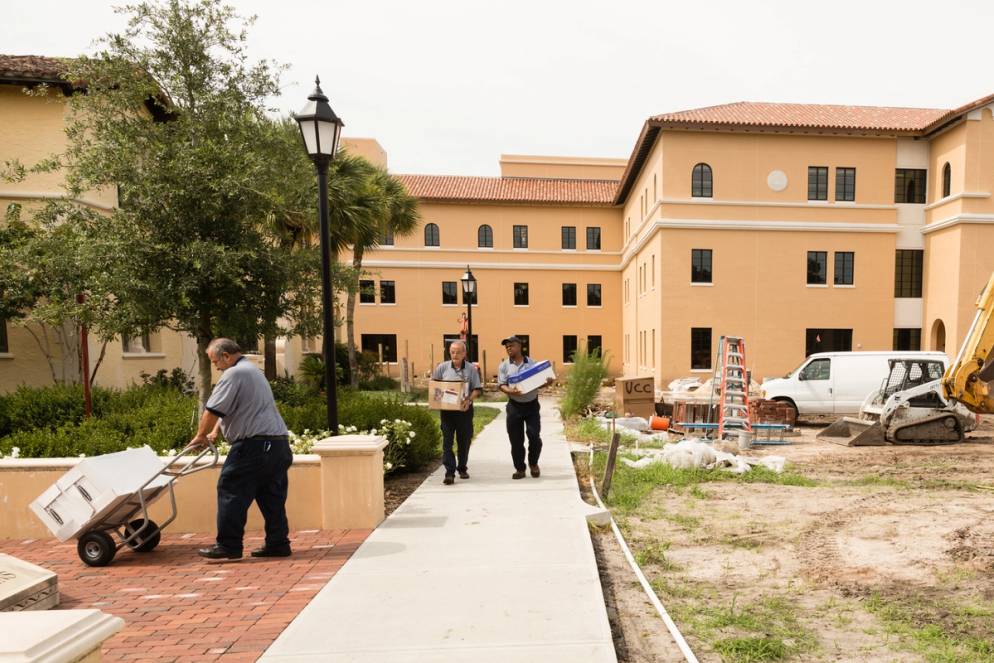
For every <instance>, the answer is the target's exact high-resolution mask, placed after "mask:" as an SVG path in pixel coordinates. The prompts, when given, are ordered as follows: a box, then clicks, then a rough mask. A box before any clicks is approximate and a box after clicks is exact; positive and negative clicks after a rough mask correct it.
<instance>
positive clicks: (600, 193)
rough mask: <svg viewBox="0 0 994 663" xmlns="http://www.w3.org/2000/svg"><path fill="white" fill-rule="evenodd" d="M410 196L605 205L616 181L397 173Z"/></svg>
mask: <svg viewBox="0 0 994 663" xmlns="http://www.w3.org/2000/svg"><path fill="white" fill-rule="evenodd" d="M397 178H398V179H400V181H401V182H403V183H404V186H405V187H407V190H408V191H409V192H410V193H411V195H413V196H415V197H417V198H420V199H422V200H437V201H446V202H458V201H467V202H470V201H473V202H495V203H497V202H500V203H538V204H546V205H590V206H609V205H611V204H612V201H613V200H614V193H615V190H616V189H617V188H618V182H617V180H571V179H545V178H532V177H520V178H519V177H464V176H455V175H397Z"/></svg>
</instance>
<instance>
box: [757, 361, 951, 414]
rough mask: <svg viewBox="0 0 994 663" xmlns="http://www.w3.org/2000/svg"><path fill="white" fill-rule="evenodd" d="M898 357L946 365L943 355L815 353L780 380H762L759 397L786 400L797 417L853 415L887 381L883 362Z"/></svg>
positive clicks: (887, 371)
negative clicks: (933, 361) (801, 415)
mask: <svg viewBox="0 0 994 663" xmlns="http://www.w3.org/2000/svg"><path fill="white" fill-rule="evenodd" d="M899 358H914V359H933V360H937V361H941V362H942V366H943V369H945V368H946V367H948V365H949V358H948V357H947V356H946V353H945V352H896V351H895V352H819V353H817V354H813V355H811V356H810V357H808V358H807V359H805V360H804V362H803V363H801V365H800V366H798V367H797V368H796V369H794V370H793V371H791V372H790V373H788V374H787V375H785V376H783V377H782V378H766V379H764V380H763V397H764V398H767V399H769V400H774V401H787V402H789V403H790V404H791V405H793V406H794V407H795V408H796V409H797V412H798V414H857V413H858V412H859V408H860V406H861V405H862V404H863V401H864V400H866V397H867V396H869V395H870V394H871V393H872V392H874V391H876V390H878V389H880V387H881V385H882V384H883V381H884V380H885V379H886V378H887V374H888V373H889V372H890V366H889V365H888V363H887V360H889V359H899Z"/></svg>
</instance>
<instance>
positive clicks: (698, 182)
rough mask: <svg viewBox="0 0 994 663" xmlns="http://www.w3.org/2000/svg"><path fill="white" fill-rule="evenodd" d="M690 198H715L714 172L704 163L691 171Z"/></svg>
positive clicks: (696, 165) (700, 163)
mask: <svg viewBox="0 0 994 663" xmlns="http://www.w3.org/2000/svg"><path fill="white" fill-rule="evenodd" d="M663 193H664V195H665V193H666V192H665V191H664V192H663ZM690 197H691V198H714V170H713V169H712V168H711V166H710V165H709V164H707V163H704V162H703V161H701V162H699V163H696V164H694V167H693V168H692V169H691V170H690Z"/></svg>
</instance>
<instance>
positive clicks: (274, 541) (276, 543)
mask: <svg viewBox="0 0 994 663" xmlns="http://www.w3.org/2000/svg"><path fill="white" fill-rule="evenodd" d="M292 463H293V453H291V451H290V443H289V442H288V441H287V440H286V438H278V437H277V438H269V439H266V438H260V437H255V438H250V439H247V440H244V441H241V442H236V443H235V444H233V445H231V451H229V452H228V458H227V459H226V460H225V461H224V467H222V468H221V476H220V477H218V480H217V545H219V546H220V547H222V548H224V549H225V550H227V551H228V552H233V553H240V552H242V538H243V537H244V535H245V520H246V518H247V517H248V509H249V506H251V505H252V502H253V501H254V502H256V503H257V504H258V505H259V511H261V512H262V517H263V518H264V519H265V521H266V547H267V548H284V547H287V546H289V545H290V525H289V523H288V522H287V519H286V496H287V489H288V487H289V481H288V479H287V470H288V469H290V465H291V464H292Z"/></svg>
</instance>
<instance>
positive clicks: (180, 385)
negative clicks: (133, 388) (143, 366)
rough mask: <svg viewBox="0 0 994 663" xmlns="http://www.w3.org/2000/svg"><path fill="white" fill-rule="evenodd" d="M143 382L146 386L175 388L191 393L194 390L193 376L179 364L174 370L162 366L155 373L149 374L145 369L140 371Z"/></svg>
mask: <svg viewBox="0 0 994 663" xmlns="http://www.w3.org/2000/svg"><path fill="white" fill-rule="evenodd" d="M139 375H140V376H141V379H142V384H144V385H145V386H146V387H160V388H163V389H175V390H176V391H182V392H184V393H187V394H190V393H193V391H194V383H193V376H191V375H190V374H189V373H187V372H186V371H184V370H183V369H182V368H180V367H179V366H177V367H176V368H174V369H173V370H172V371H166V369H164V368H160V369H159V370H158V371H156V373H155V375H149V374H148V373H146V372H145V371H142V372H141V373H139Z"/></svg>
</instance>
